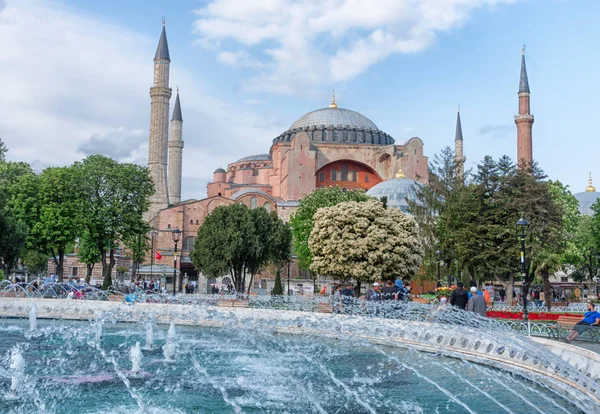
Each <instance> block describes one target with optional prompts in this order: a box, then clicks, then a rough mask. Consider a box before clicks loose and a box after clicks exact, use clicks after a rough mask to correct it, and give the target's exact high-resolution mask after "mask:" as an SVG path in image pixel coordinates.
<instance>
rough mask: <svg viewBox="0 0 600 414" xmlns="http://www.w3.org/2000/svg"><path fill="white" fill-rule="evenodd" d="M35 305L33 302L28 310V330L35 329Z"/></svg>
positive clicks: (36, 314)
mask: <svg viewBox="0 0 600 414" xmlns="http://www.w3.org/2000/svg"><path fill="white" fill-rule="evenodd" d="M37 316H38V313H37V305H36V304H35V303H34V304H33V305H31V310H30V311H29V331H30V332H33V331H35V330H36V329H37Z"/></svg>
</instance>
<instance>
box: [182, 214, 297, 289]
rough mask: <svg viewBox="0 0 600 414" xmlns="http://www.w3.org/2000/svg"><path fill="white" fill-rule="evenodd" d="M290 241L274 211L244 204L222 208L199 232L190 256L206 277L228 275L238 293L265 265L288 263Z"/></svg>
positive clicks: (212, 215) (210, 215)
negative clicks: (249, 207)
mask: <svg viewBox="0 0 600 414" xmlns="http://www.w3.org/2000/svg"><path fill="white" fill-rule="evenodd" d="M290 239H291V235H290V231H289V227H288V226H287V225H286V224H285V223H283V222H282V221H281V220H280V219H279V218H278V217H277V215H276V213H274V212H273V213H267V211H266V210H265V209H263V208H257V209H253V210H250V209H248V208H247V207H246V206H245V205H243V204H233V205H231V206H221V207H217V208H216V209H215V210H213V212H212V213H210V214H209V215H208V216H207V217H206V219H205V220H204V223H203V224H202V226H201V227H200V228H199V229H198V235H197V238H196V243H195V245H194V249H193V250H192V252H191V253H190V257H191V259H192V262H193V263H194V266H195V267H196V268H197V269H199V270H200V271H202V273H204V274H205V275H207V276H209V277H218V276H222V275H224V274H227V273H229V274H230V275H231V278H232V280H233V284H234V285H235V288H236V290H237V291H238V292H240V291H242V288H243V287H245V286H246V274H250V275H254V274H256V273H257V272H258V271H259V270H260V268H261V267H263V266H264V265H265V264H267V263H268V262H272V263H281V262H282V261H284V260H289V256H290V252H289V247H290ZM286 246H287V247H286ZM250 282H252V280H251V281H250Z"/></svg>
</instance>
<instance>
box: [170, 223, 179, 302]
mask: <svg viewBox="0 0 600 414" xmlns="http://www.w3.org/2000/svg"><path fill="white" fill-rule="evenodd" d="M171 237H172V238H173V241H174V242H175V251H174V252H173V296H175V295H176V294H177V291H176V290H175V285H176V283H175V281H176V280H177V242H178V241H179V239H180V238H181V230H179V227H177V228H176V229H175V230H173V231H172V232H171Z"/></svg>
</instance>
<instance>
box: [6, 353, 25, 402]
mask: <svg viewBox="0 0 600 414" xmlns="http://www.w3.org/2000/svg"><path fill="white" fill-rule="evenodd" d="M10 370H11V378H10V392H11V393H12V394H14V393H16V392H17V390H18V389H19V388H20V387H21V382H23V373H24V371H25V359H24V358H23V353H22V352H21V350H20V349H19V348H17V347H16V346H15V347H14V348H13V349H12V350H11V351H10Z"/></svg>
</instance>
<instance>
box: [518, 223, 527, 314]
mask: <svg viewBox="0 0 600 414" xmlns="http://www.w3.org/2000/svg"><path fill="white" fill-rule="evenodd" d="M527 226H529V222H528V221H527V220H525V218H523V217H521V218H520V219H519V221H517V229H521V234H520V235H519V236H520V238H521V273H522V275H523V293H522V297H523V309H524V312H523V320H524V321H525V322H529V314H528V312H527V294H528V292H529V280H528V278H527V265H526V261H525V229H526V228H527Z"/></svg>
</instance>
